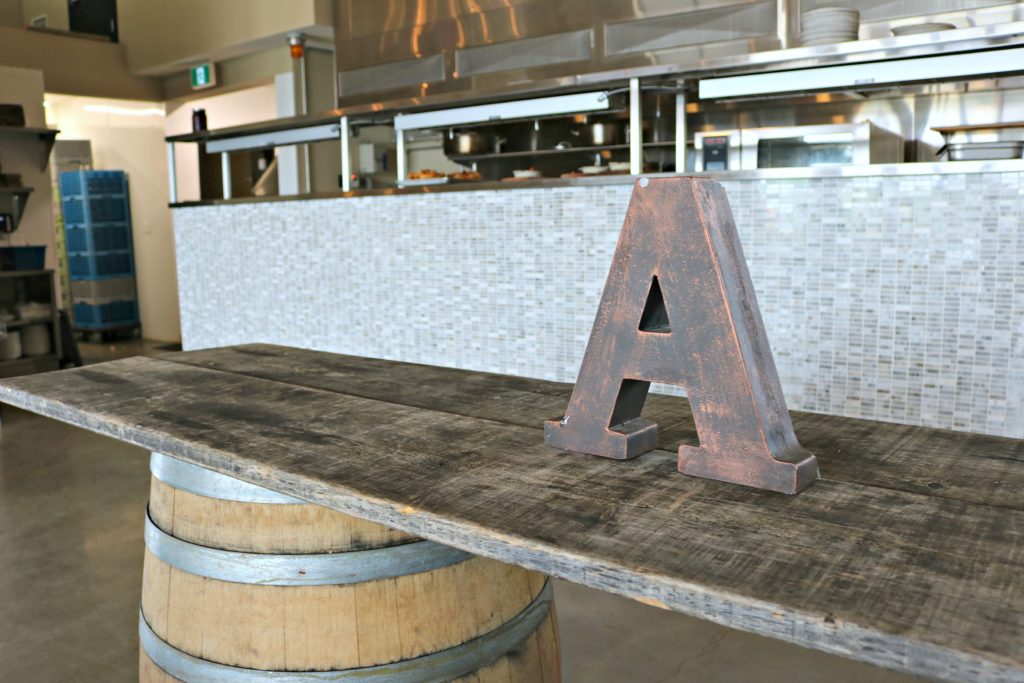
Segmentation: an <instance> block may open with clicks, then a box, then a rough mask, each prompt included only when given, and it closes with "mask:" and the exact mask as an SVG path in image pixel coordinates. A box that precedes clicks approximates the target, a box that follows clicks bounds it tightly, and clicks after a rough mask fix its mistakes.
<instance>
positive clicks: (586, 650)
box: [0, 341, 919, 683]
mask: <svg viewBox="0 0 1024 683" xmlns="http://www.w3.org/2000/svg"><path fill="white" fill-rule="evenodd" d="M158 350H159V349H158V347H157V345H153V344H150V343H145V342H139V341H132V342H126V343H122V344H117V345H83V346H82V355H83V357H84V358H86V359H88V360H93V361H96V360H102V359H109V358H114V357H123V356H127V355H136V354H138V353H154V352H157V351H158ZM148 480H149V471H148V459H147V457H146V453H144V452H143V451H142V450H141V449H138V448H135V447H133V446H128V445H125V444H122V443H119V442H116V441H113V440H111V439H107V438H105V437H100V436H97V435H95V434H92V433H89V432H86V431H83V430H80V429H76V428H73V427H68V426H66V425H63V424H60V423H58V422H54V421H52V420H48V419H46V418H41V417H38V416H36V415H32V414H29V413H24V412H21V411H18V410H14V409H11V408H6V407H5V408H4V409H3V426H2V429H0V681H11V682H12V683H14V682H18V683H36V682H39V683H55V682H63V681H104V682H107V683H118V682H120V681H125V682H127V681H134V680H136V672H137V642H136V628H137V621H136V620H137V618H138V594H139V586H140V583H141V580H142V550H143V545H142V515H143V511H144V509H145V505H146V496H147V494H148V490H149V484H148ZM556 600H557V603H558V616H559V626H560V630H561V635H562V657H563V662H564V666H563V672H564V680H565V681H566V683H577V682H586V683H659V682H667V681H700V682H701V683H717V682H726V681H728V682H730V683H744V682H748V681H749V682H757V683H776V682H778V683H783V682H786V683H792V682H794V681H799V682H803V681H830V682H831V683H855V682H861V681H871V682H873V683H874V682H877V683H911V682H912V681H917V680H919V679H916V678H911V677H908V676H902V675H897V674H893V673H890V672H887V671H883V670H881V669H877V668H875V667H872V666H869V665H866V664H859V663H856V662H851V661H848V660H844V659H841V658H838V657H833V656H830V655H826V654H823V653H820V652H815V651H812V650H806V649H803V648H799V647H796V646H793V645H788V644H785V643H781V642H778V641H774V640H769V639H767V638H761V637H759V636H754V635H750V634H746V633H741V632H738V631H734V630H731V629H727V628H723V627H720V626H716V625H714V624H709V623H707V622H703V621H699V620H696V619H691V618H689V617H686V616H683V615H680V614H675V613H671V612H666V611H663V610H658V609H656V608H653V607H648V606H646V605H642V604H640V603H636V602H632V601H629V600H624V599H622V598H617V597H614V596H611V595H607V594H604V593H600V592H597V591H593V590H590V589H588V588H583V587H581V586H577V585H574V584H569V583H565V582H558V583H557V584H556Z"/></svg>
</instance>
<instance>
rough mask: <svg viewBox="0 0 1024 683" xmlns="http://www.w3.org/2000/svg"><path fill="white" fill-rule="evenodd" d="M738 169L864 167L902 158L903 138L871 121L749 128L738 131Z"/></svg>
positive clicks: (897, 161)
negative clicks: (739, 156) (739, 160)
mask: <svg viewBox="0 0 1024 683" xmlns="http://www.w3.org/2000/svg"><path fill="white" fill-rule="evenodd" d="M740 147H741V168H743V169H754V168H792V167H799V168H805V167H812V166H850V165H853V166H866V165H868V164H888V163H900V162H902V161H903V138H902V137H900V136H899V135H897V134H895V133H891V132H889V131H887V130H885V129H884V128H879V127H877V126H875V125H874V124H872V123H871V122H870V121H862V122H860V123H837V124H826V125H820V126H783V127H778V128H750V129H747V130H744V131H742V133H741V134H740Z"/></svg>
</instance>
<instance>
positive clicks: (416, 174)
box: [409, 168, 444, 180]
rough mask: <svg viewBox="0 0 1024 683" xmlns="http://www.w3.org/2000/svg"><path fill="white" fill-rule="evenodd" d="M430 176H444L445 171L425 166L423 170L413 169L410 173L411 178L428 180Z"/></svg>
mask: <svg viewBox="0 0 1024 683" xmlns="http://www.w3.org/2000/svg"><path fill="white" fill-rule="evenodd" d="M428 178H444V173H441V172H440V171H435V170H434V169H432V168H425V169H423V170H422V171H413V172H412V173H410V174H409V180H427V179H428Z"/></svg>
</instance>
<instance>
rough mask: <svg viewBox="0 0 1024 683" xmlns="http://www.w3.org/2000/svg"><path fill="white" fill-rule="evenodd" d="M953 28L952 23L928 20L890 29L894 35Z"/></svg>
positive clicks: (933, 31) (910, 34)
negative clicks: (927, 21) (923, 22)
mask: <svg viewBox="0 0 1024 683" xmlns="http://www.w3.org/2000/svg"><path fill="white" fill-rule="evenodd" d="M955 28H956V26H954V25H953V24H945V23H941V22H929V23H925V24H911V25H909V26H894V27H893V28H892V29H891V30H892V34H893V35H894V36H913V35H917V34H918V33H935V32H936V31H949V30H951V29H955Z"/></svg>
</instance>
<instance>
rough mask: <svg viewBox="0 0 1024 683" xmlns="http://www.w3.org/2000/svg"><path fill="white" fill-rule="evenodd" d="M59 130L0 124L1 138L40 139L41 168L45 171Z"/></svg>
mask: <svg viewBox="0 0 1024 683" xmlns="http://www.w3.org/2000/svg"><path fill="white" fill-rule="evenodd" d="M59 132H60V131H59V130H56V129H54V128H26V127H25V126H0V139H3V138H5V137H7V138H10V137H34V138H36V139H37V140H38V141H39V144H40V148H39V170H40V171H45V170H46V167H47V166H48V165H49V163H50V151H51V150H52V149H53V142H54V140H56V138H57V133H59Z"/></svg>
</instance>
